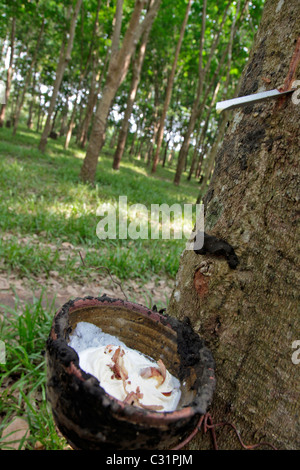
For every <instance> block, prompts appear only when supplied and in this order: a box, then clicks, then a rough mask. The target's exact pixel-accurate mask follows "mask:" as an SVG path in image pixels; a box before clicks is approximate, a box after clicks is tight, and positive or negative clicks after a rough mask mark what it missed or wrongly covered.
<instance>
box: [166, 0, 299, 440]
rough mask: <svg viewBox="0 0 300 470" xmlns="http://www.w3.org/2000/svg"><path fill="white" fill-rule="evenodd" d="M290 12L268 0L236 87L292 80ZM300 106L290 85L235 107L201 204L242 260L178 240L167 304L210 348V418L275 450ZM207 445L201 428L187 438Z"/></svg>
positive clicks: (294, 428) (288, 341) (291, 275)
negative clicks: (183, 247)
mask: <svg viewBox="0 0 300 470" xmlns="http://www.w3.org/2000/svg"><path fill="white" fill-rule="evenodd" d="M299 14H300V5H299V2H298V0H290V1H289V2H282V1H278V0H267V2H266V4H265V8H264V13H263V17H262V20H261V24H260V27H259V31H258V34H257V37H256V41H255V44H254V46H253V50H252V52H251V55H250V58H249V62H248V65H247V66H246V68H245V70H244V73H243V77H242V82H241V89H240V93H239V94H240V95H241V96H242V95H247V94H251V93H254V92H256V91H258V90H263V89H266V88H267V89H272V88H276V87H279V86H281V85H282V84H284V83H285V87H291V85H292V83H293V80H294V79H296V78H297V77H296V72H297V71H298V74H299V72H300V68H299V60H300V59H299V57H297V54H294V50H295V47H296V44H297V40H298V38H299V35H300V31H299ZM297 61H298V64H297ZM289 71H293V72H292V73H291V74H289ZM298 76H299V75H298ZM266 77H267V78H268V79H269V80H270V81H271V82H270V84H269V85H267V84H266V81H265V78H266ZM287 77H289V78H288V80H286V78H287ZM299 117H300V103H299V99H298V100H296V99H294V100H293V97H291V96H289V97H287V98H284V99H283V101H282V102H279V101H278V100H277V101H272V100H271V101H268V102H264V103H259V104H256V105H251V106H247V107H244V108H239V109H237V110H236V111H235V112H234V114H233V118H232V120H231V121H230V124H229V127H228V129H227V133H226V135H225V138H224V141H223V144H222V146H221V148H220V149H219V151H218V154H217V158H216V163H215V170H214V175H213V178H212V181H211V183H210V186H209V189H208V192H207V194H206V197H205V201H204V203H205V231H206V232H207V233H208V234H210V235H214V236H216V237H218V238H221V239H225V240H226V241H227V242H228V243H229V244H230V245H231V246H232V247H233V248H234V250H235V252H236V254H237V256H238V258H239V264H238V266H237V268H236V269H231V268H230V267H229V265H228V263H227V262H226V260H225V259H224V258H222V257H217V256H213V255H212V254H209V253H208V254H205V255H200V254H198V255H197V254H196V253H194V252H193V251H185V252H184V253H183V255H182V257H181V262H180V267H179V271H178V274H177V280H176V287H175V289H174V292H173V294H172V297H171V299H170V305H169V308H168V313H169V314H172V315H174V316H176V317H178V318H182V317H184V316H185V315H188V316H189V317H190V319H191V321H192V324H193V326H194V327H195V329H196V330H197V331H198V332H199V334H200V335H201V336H202V337H203V338H204V339H205V340H206V343H207V345H208V346H209V347H210V348H211V350H212V352H213V354H214V357H215V361H216V371H217V373H216V376H217V388H216V392H215V396H214V400H213V403H212V406H211V410H210V413H211V415H212V416H213V419H214V422H224V421H227V422H231V423H232V424H234V425H235V426H236V427H237V429H238V430H239V432H240V435H241V437H242V438H243V440H244V442H246V443H247V444H253V443H258V442H261V441H267V442H269V443H271V444H273V445H274V446H275V447H277V448H278V449H299V445H300V442H299V411H300V396H299V372H300V365H299V364H296V363H294V362H293V360H292V355H293V352H294V350H293V342H294V341H295V340H299V264H298V260H299V252H298V249H297V246H299V236H298V233H299V210H298V209H297V204H298V202H299V194H298V193H297V192H298V188H299V183H300V181H299V146H300V138H299ZM297 227H298V232H297ZM216 433H217V441H218V444H219V448H220V449H239V448H240V446H239V442H238V440H237V439H236V436H235V434H234V433H233V432H228V428H224V427H219V428H217V429H216ZM211 447H212V444H211V441H210V439H209V434H205V435H203V434H201V433H199V434H198V436H197V437H196V438H195V439H194V440H192V441H191V443H190V444H189V448H190V449H205V448H211Z"/></svg>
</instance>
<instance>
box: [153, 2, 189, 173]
mask: <svg viewBox="0 0 300 470" xmlns="http://www.w3.org/2000/svg"><path fill="white" fill-rule="evenodd" d="M191 4H192V0H189V2H188V4H187V7H186V11H185V16H184V20H183V23H182V25H181V30H180V34H179V39H178V42H177V46H176V51H175V57H174V61H173V65H172V69H171V72H170V76H169V79H168V84H167V89H166V97H165V102H164V106H163V110H162V114H161V118H160V122H159V128H158V132H157V142H156V151H155V155H154V159H153V164H152V173H155V171H156V167H157V164H158V160H159V152H160V148H161V144H162V140H163V135H164V128H165V120H166V116H167V111H168V108H169V104H170V100H171V95H172V89H173V83H174V77H175V71H176V68H177V62H178V57H179V52H180V49H181V45H182V41H183V36H184V32H185V28H186V24H187V20H188V16H189V12H190V9H191Z"/></svg>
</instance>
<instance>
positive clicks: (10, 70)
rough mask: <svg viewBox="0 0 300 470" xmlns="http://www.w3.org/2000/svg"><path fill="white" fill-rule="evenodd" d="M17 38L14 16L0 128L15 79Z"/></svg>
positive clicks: (0, 112)
mask: <svg viewBox="0 0 300 470" xmlns="http://www.w3.org/2000/svg"><path fill="white" fill-rule="evenodd" d="M15 36H16V17H15V16H14V17H13V19H12V24H11V34H10V59H9V66H8V69H7V75H6V88H5V101H4V103H3V104H2V106H1V111H0V127H3V124H4V120H5V113H6V107H7V103H8V99H9V94H10V88H11V82H12V77H13V61H14V50H15Z"/></svg>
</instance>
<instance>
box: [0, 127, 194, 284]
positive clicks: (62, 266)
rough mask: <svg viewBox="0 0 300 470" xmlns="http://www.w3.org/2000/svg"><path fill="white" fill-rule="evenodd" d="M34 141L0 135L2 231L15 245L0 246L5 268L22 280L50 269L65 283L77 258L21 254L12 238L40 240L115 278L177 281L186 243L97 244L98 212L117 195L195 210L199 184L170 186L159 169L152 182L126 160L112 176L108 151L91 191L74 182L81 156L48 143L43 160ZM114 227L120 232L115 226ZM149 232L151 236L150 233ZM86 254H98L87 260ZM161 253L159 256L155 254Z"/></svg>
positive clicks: (39, 251)
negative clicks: (66, 248)
mask: <svg viewBox="0 0 300 470" xmlns="http://www.w3.org/2000/svg"><path fill="white" fill-rule="evenodd" d="M37 145H38V136H37V134H35V133H33V132H30V131H27V130H24V129H23V130H22V131H21V132H20V134H18V135H17V136H16V138H15V139H14V141H13V142H12V139H11V130H9V129H1V142H0V174H1V186H0V194H1V200H0V211H1V218H0V231H1V232H10V233H11V234H13V235H15V236H16V238H15V239H14V240H11V241H9V242H5V241H3V240H2V242H1V245H0V255H1V258H2V262H4V263H5V265H6V268H7V269H8V270H9V269H13V270H15V269H18V270H19V271H20V274H26V275H30V274H34V275H35V274H37V273H39V272H41V273H43V274H46V275H48V273H49V272H50V271H51V270H57V271H59V273H60V274H64V275H65V273H66V272H68V273H69V274H70V277H73V275H75V274H76V273H75V271H76V270H77V267H76V266H77V265H76V261H77V260H78V252H76V251H75V252H74V253H73V255H70V256H71V257H73V258H72V259H71V258H70V260H68V262H67V263H65V262H64V263H62V262H60V260H59V254H58V252H57V253H53V252H51V253H50V252H49V249H47V247H45V246H44V247H42V246H39V247H36V246H35V247H34V250H33V249H31V248H30V247H24V246H22V245H20V244H18V243H17V237H19V236H20V234H22V236H23V235H33V234H35V235H38V238H39V240H40V241H41V242H43V243H47V242H51V243H55V244H56V245H57V250H59V246H60V244H61V243H62V242H63V241H68V242H70V243H72V244H73V245H74V246H76V245H79V244H80V245H85V247H86V248H87V252H88V253H87V256H88V261H89V263H91V264H92V266H94V267H97V265H98V264H101V265H103V264H104V265H106V266H107V267H108V268H109V269H110V270H111V272H112V273H113V274H116V275H117V276H119V277H120V278H127V277H141V276H145V275H146V276H148V277H149V276H150V277H151V275H152V274H163V275H168V276H171V277H174V276H175V275H176V272H177V269H178V264H179V257H180V253H181V252H182V251H183V249H184V244H185V240H174V239H173V240H172V239H171V240H161V239H160V240H155V241H152V240H136V241H134V243H132V241H130V240H99V239H98V237H97V235H96V227H97V223H98V222H99V221H100V220H101V218H100V217H98V216H97V208H98V207H99V206H100V205H101V204H103V203H111V204H114V205H115V206H116V207H117V205H118V198H119V196H120V195H125V196H126V197H127V201H128V205H132V204H136V203H140V204H144V205H145V206H146V207H147V209H148V210H149V211H150V208H151V204H162V203H166V204H168V205H170V206H171V205H172V204H174V203H180V204H181V205H182V204H184V203H194V202H195V200H196V197H197V184H196V183H195V182H192V183H189V184H188V183H187V182H186V181H184V178H183V184H182V185H181V186H179V187H175V186H174V185H173V183H172V179H173V176H174V170H171V169H164V168H159V171H158V173H157V175H155V177H153V176H151V175H149V174H148V169H147V167H146V166H145V164H143V163H141V162H138V161H135V162H130V161H129V160H126V159H125V160H124V162H123V164H122V167H121V170H120V171H118V172H116V171H114V170H112V168H111V165H112V156H111V155H107V153H108V151H107V150H106V151H105V152H104V153H103V154H102V155H101V158H100V161H99V165H98V172H97V178H96V185H95V187H92V186H90V185H86V184H83V183H82V182H80V181H79V178H78V175H79V171H80V168H81V165H82V159H83V157H84V152H83V151H80V150H78V149H77V148H75V147H74V146H73V147H72V148H71V149H70V150H67V151H65V150H63V148H62V142H56V141H55V142H53V141H50V142H49V144H48V147H47V153H45V154H42V153H41V152H39V150H38V149H37ZM117 228H118V227H117ZM149 233H150V231H149ZM89 248H93V249H95V250H97V254H96V253H95V252H93V253H89ZM158 251H159V253H158Z"/></svg>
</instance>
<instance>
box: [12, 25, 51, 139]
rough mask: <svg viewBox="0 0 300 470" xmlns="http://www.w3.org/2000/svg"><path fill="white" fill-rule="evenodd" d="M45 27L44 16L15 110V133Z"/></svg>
mask: <svg viewBox="0 0 300 470" xmlns="http://www.w3.org/2000/svg"><path fill="white" fill-rule="evenodd" d="M44 29H45V19H44V18H43V19H42V25H41V28H40V32H39V35H38V38H37V42H36V47H35V51H34V54H33V57H32V60H31V64H30V67H29V69H28V71H27V74H26V77H25V83H24V86H23V90H22V93H21V97H20V100H19V103H18V107H17V109H16V112H15V119H14V129H13V135H15V134H16V132H17V129H18V124H19V119H20V115H21V111H22V108H23V104H24V100H25V96H26V93H27V89H28V86H29V83H30V81H31V79H32V72H33V70H34V68H35V64H36V61H37V57H38V52H39V50H40V45H41V40H42V36H43V33H44Z"/></svg>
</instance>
